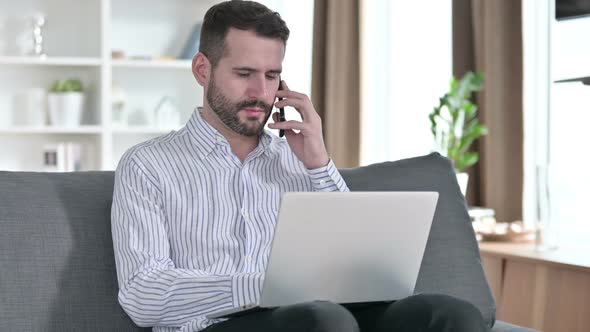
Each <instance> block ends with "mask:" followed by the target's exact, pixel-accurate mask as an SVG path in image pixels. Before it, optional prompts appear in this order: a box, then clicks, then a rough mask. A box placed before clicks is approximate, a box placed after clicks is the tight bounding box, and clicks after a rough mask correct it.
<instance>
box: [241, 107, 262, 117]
mask: <svg viewBox="0 0 590 332" xmlns="http://www.w3.org/2000/svg"><path fill="white" fill-rule="evenodd" d="M241 111H244V112H246V114H247V115H258V114H260V113H262V114H264V110H263V109H260V108H252V107H248V108H242V109H241Z"/></svg>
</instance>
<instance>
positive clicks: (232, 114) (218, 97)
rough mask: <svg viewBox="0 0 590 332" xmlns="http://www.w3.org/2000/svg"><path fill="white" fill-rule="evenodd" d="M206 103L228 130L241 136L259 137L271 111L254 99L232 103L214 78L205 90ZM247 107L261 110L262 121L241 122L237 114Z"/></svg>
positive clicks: (263, 103) (265, 104)
mask: <svg viewBox="0 0 590 332" xmlns="http://www.w3.org/2000/svg"><path fill="white" fill-rule="evenodd" d="M207 102H208V103H209V106H210V107H211V109H212V110H213V112H215V114H217V117H219V119H220V120H221V122H223V123H224V124H225V125H226V126H227V127H228V128H229V129H231V130H233V131H234V132H236V133H237V134H240V135H242V136H259V135H260V134H262V132H263V130H264V125H265V124H266V121H267V120H268V117H269V116H270V112H271V110H272V105H268V104H267V103H265V102H263V101H261V100H256V99H253V100H245V101H241V102H238V103H232V102H231V101H230V100H229V98H227V97H226V96H225V95H224V94H223V92H221V90H220V89H219V88H218V87H217V85H216V84H215V79H214V78H211V83H210V84H209V90H207ZM248 107H259V108H262V109H263V110H264V114H265V117H264V121H262V122H260V121H259V120H258V118H256V119H254V118H252V119H248V118H247V119H246V121H245V122H241V121H240V118H239V117H238V112H239V111H240V110H241V109H244V108H248Z"/></svg>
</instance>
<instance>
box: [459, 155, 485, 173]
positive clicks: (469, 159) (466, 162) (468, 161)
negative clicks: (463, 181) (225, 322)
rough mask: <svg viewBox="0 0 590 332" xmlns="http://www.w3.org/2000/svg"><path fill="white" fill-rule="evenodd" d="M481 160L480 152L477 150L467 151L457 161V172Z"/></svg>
mask: <svg viewBox="0 0 590 332" xmlns="http://www.w3.org/2000/svg"><path fill="white" fill-rule="evenodd" d="M478 160H479V153H477V152H466V153H465V154H463V155H462V156H461V157H460V158H458V159H457V160H456V161H455V169H456V170H457V172H462V171H463V170H465V169H466V168H467V167H471V166H473V165H475V164H476V163H477V161H478Z"/></svg>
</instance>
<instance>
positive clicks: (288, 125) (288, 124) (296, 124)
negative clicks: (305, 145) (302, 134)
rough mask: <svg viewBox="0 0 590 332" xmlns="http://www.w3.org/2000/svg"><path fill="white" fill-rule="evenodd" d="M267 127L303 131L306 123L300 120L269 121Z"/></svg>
mask: <svg viewBox="0 0 590 332" xmlns="http://www.w3.org/2000/svg"><path fill="white" fill-rule="evenodd" d="M268 127H269V128H272V129H284V130H292V129H295V130H299V131H303V130H304V129H305V127H306V125H305V124H304V123H303V122H300V121H295V120H289V121H283V122H274V123H269V124H268Z"/></svg>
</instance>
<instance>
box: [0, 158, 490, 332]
mask: <svg viewBox="0 0 590 332" xmlns="http://www.w3.org/2000/svg"><path fill="white" fill-rule="evenodd" d="M341 172H342V175H343V176H344V178H345V179H346V182H347V184H348V185H349V187H350V188H351V190H357V191H392V190H400V191H402V190H403V191H421V190H429V191H438V192H439V193H440V195H439V202H438V205H437V209H436V212H435V217H434V221H433V224H432V229H431V232H430V237H429V240H428V244H427V248H426V252H425V254H424V260H423V262H422V266H421V269H420V274H419V277H418V283H417V285H416V291H417V292H423V293H426V292H435V293H444V294H449V295H454V296H457V297H459V298H462V299H465V300H467V301H470V302H471V303H473V304H475V305H476V306H477V307H478V308H479V309H480V310H481V312H482V314H483V315H484V318H485V319H486V320H487V321H488V322H492V321H493V319H494V313H495V308H494V301H493V298H492V296H491V292H490V290H489V287H488V285H487V282H486V279H485V277H484V274H483V269H482V267H481V263H480V258H479V251H478V249H477V243H476V241H475V237H474V234H473V229H472V228H471V225H470V223H469V218H468V215H467V210H466V207H465V201H464V198H463V196H462V195H461V193H460V191H459V187H458V185H457V182H456V179H455V176H454V173H453V170H452V167H451V166H450V163H449V162H448V160H446V159H444V158H442V157H440V156H439V155H436V154H433V155H429V156H425V157H419V158H413V159H406V160H401V161H396V162H388V163H382V164H375V165H371V166H366V167H360V168H357V169H347V170H341ZM113 175H114V174H113V172H80V173H32V172H0V294H2V295H1V296H0V297H1V298H2V300H1V301H0V331H72V330H76V331H147V330H149V329H142V328H138V327H136V326H135V325H134V324H133V322H131V320H130V319H129V318H128V317H127V315H126V314H125V313H124V312H123V310H122V309H121V307H120V306H119V304H118V303H117V280H116V271H115V263H114V256H113V246H112V238H111V228H110V209H111V202H112V193H113Z"/></svg>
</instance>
